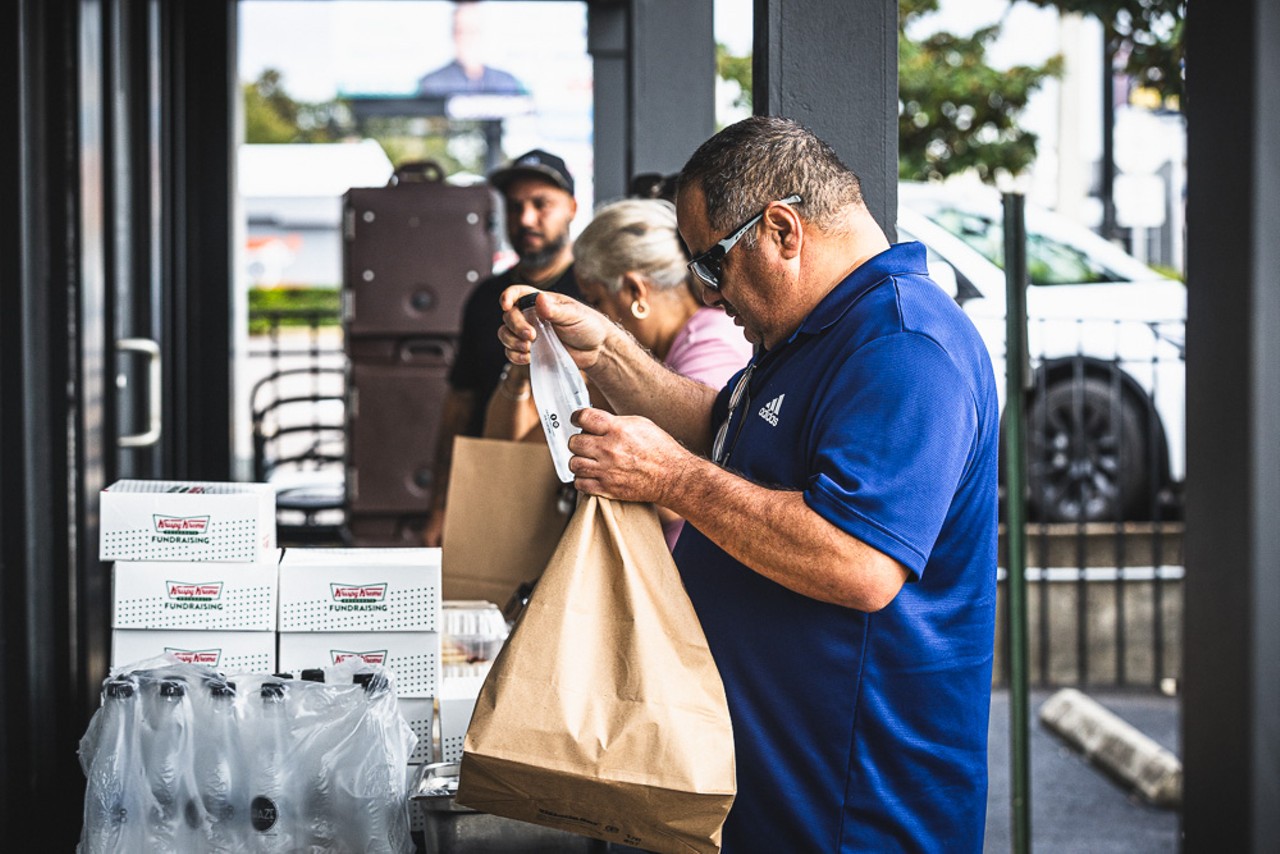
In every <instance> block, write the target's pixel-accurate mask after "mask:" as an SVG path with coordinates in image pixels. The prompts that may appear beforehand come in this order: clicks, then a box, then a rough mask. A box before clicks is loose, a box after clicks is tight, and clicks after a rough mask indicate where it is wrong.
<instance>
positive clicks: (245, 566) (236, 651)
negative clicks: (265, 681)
mask: <svg viewBox="0 0 1280 854" xmlns="http://www.w3.org/2000/svg"><path fill="white" fill-rule="evenodd" d="M279 559H280V550H279V549H276V550H274V551H270V552H263V553H261V554H260V555H259V556H258V560H257V562H255V563H214V562H209V561H116V562H115V564H114V565H113V566H112V567H111V580H112V585H111V586H112V604H111V629H112V632H111V666H112V667H113V668H116V667H122V666H124V665H126V664H129V663H131V662H134V661H139V660H141V659H144V658H152V657H154V656H158V655H163V654H165V653H169V654H171V655H174V656H176V657H177V658H179V659H181V660H182V661H186V662H189V663H192V664H204V665H207V666H209V667H213V668H215V669H218V670H242V671H248V672H253V673H271V672H273V671H274V670H275V665H276V635H275V627H276V602H277V572H278V569H277V564H278V563H279Z"/></svg>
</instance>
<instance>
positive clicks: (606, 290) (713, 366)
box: [485, 199, 751, 548]
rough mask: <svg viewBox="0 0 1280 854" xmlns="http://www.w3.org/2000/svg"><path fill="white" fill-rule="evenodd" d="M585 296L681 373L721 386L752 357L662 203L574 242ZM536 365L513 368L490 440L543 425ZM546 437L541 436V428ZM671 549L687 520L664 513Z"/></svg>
mask: <svg viewBox="0 0 1280 854" xmlns="http://www.w3.org/2000/svg"><path fill="white" fill-rule="evenodd" d="M573 258H574V273H575V275H576V277H577V279H578V288H579V290H581V291H582V299H583V301H584V302H586V303H587V304H588V305H590V306H592V307H593V308H595V309H596V310H597V311H599V312H601V313H602V314H604V315H605V316H607V317H609V318H610V319H611V320H613V321H614V322H616V323H617V324H619V325H620V326H621V327H622V328H623V329H626V330H627V331H628V332H630V333H631V334H632V335H633V336H635V339H636V340H637V341H638V342H640V344H641V345H643V346H644V347H645V348H646V349H648V350H649V351H650V352H651V353H653V355H654V357H655V358H657V359H658V360H659V361H661V362H662V363H663V364H665V365H666V366H667V367H669V368H670V369H671V370H673V371H675V372H676V373H679V374H682V375H684V376H686V377H689V378H691V379H695V380H698V381H699V382H701V383H703V384H705V385H709V386H711V387H712V388H716V389H719V388H721V387H722V386H724V384H725V383H726V382H728V380H729V377H731V376H733V374H734V373H735V372H736V371H737V370H738V369H740V368H741V367H742V366H743V365H745V364H746V363H747V362H748V360H750V358H751V344H750V343H749V342H748V341H747V339H746V338H744V337H743V335H742V330H740V329H739V328H738V327H737V326H735V325H734V323H733V321H732V320H730V319H729V317H728V315H726V314H725V313H724V311H722V310H721V309H719V308H712V307H709V306H706V305H703V304H702V303H701V301H700V300H699V299H698V298H697V296H695V290H694V288H695V285H694V284H693V283H692V281H691V280H690V276H689V271H688V268H687V267H686V266H685V265H686V264H687V263H688V259H687V258H686V257H685V254H684V248H683V246H682V244H681V242H680V236H679V234H678V233H677V232H676V210H675V207H674V206H672V205H671V203H670V202H667V201H662V200H659V199H624V200H622V201H618V202H613V203H611V204H608V205H605V206H604V207H602V208H600V209H599V210H598V211H597V212H596V215H595V217H594V218H593V219H592V220H591V223H590V224H589V225H588V226H587V227H586V228H585V229H584V230H583V232H582V233H581V234H580V235H578V238H577V240H575V241H574V244H573ZM528 376H529V374H528V368H527V367H524V366H515V365H508V366H507V370H506V371H505V372H504V374H503V381H502V382H501V383H499V384H498V389H497V391H496V392H495V393H494V395H493V398H492V399H491V401H490V407H489V419H488V421H487V422H486V428H485V435H486V436H490V437H498V438H517V437H523V436H525V435H526V433H527V432H528V431H529V430H530V429H531V428H533V427H536V426H537V413H536V412H534V411H533V409H532V406H526V405H525V404H524V403H520V404H519V405H516V406H513V404H516V403H517V402H519V401H524V402H526V403H527V402H529V401H528V389H529V385H528ZM539 432H540V431H539ZM659 515H660V516H661V517H662V529H663V533H664V534H665V535H666V538H667V545H668V546H670V547H672V548H674V547H675V543H676V538H677V537H678V536H679V535H680V529H681V528H682V527H683V526H684V520H683V519H681V518H680V517H679V516H676V515H675V514H674V513H671V512H670V511H667V510H665V509H662V508H659Z"/></svg>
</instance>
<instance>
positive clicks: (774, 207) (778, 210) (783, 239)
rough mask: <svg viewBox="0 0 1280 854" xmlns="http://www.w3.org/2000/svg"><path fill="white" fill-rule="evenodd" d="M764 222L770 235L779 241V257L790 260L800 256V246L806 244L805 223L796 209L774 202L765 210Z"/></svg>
mask: <svg viewBox="0 0 1280 854" xmlns="http://www.w3.org/2000/svg"><path fill="white" fill-rule="evenodd" d="M764 221H765V225H766V226H767V227H768V229H769V233H770V234H772V235H773V236H774V238H775V239H776V240H777V241H778V254H779V255H781V256H782V257H783V258H784V259H788V260H789V259H791V258H794V257H796V256H797V255H799V254H800V246H801V244H803V243H804V223H802V222H801V220H800V215H799V214H798V213H796V210H795V208H793V207H791V206H790V205H784V204H782V203H781V202H773V203H772V204H770V205H769V207H768V208H767V209H766V210H765V214H764Z"/></svg>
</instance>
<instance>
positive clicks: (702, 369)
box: [666, 306, 751, 390]
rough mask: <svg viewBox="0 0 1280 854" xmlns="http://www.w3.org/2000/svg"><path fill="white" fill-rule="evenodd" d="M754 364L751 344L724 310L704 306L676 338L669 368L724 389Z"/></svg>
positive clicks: (672, 347)
mask: <svg viewBox="0 0 1280 854" xmlns="http://www.w3.org/2000/svg"><path fill="white" fill-rule="evenodd" d="M750 360H751V342H749V341H747V339H746V338H744V337H743V335H742V330H741V329H739V328H738V327H737V326H735V325H734V323H733V321H732V320H731V319H730V318H729V315H727V314H725V313H724V311H723V310H722V309H719V308H712V307H710V306H703V307H702V308H699V309H698V310H697V311H696V312H694V314H693V317H691V318H689V322H688V323H686V324H685V325H684V328H683V329H681V330H680V332H679V334H677V335H676V340H675V341H673V342H672V344H671V350H670V352H668V353H667V358H666V366H667V367H668V368H670V369H671V370H673V371H675V372H676V373H678V374H681V375H683V376H686V377H689V378H690V379H694V380H697V381H698V382H700V383H704V384H705V385H709V386H711V387H712V388H714V389H717V390H718V389H720V388H723V387H724V385H725V383H727V382H728V381H729V378H730V377H731V376H733V375H734V374H735V373H737V372H738V371H739V370H741V369H742V368H743V367H745V366H746V364H747V362H749V361H750Z"/></svg>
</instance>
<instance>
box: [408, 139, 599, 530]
mask: <svg viewBox="0 0 1280 854" xmlns="http://www.w3.org/2000/svg"><path fill="white" fill-rule="evenodd" d="M489 183H490V184H491V185H492V186H493V187H494V189H496V190H497V191H498V192H499V193H501V194H502V198H503V201H504V202H505V209H506V224H507V239H508V240H509V241H510V242H511V246H512V248H513V249H515V251H516V254H517V255H518V256H519V259H520V260H519V261H517V262H516V264H515V266H513V267H511V268H510V269H508V270H506V271H504V272H502V273H500V274H498V275H496V276H492V277H490V278H488V279H485V280H484V281H483V282H481V283H480V284H479V285H477V286H476V289H475V290H474V291H473V292H472V293H471V295H470V296H469V297H467V302H466V305H465V306H464V307H463V310H462V332H461V336H460V338H459V341H458V354H457V357H456V358H455V359H454V362H453V367H452V369H451V370H450V371H449V393H448V395H446V397H445V401H444V407H443V409H442V412H441V416H440V429H439V430H438V431H437V437H436V460H435V476H434V481H435V492H434V494H433V497H432V501H431V513H430V515H429V516H428V518H427V527H426V531H425V532H424V535H423V540H424V543H425V544H426V545H428V546H438V545H440V541H441V537H442V534H443V531H444V509H445V507H444V504H445V493H446V491H447V489H448V485H449V469H450V465H451V463H452V458H453V440H454V437H456V436H459V435H463V436H479V435H481V431H482V429H483V427H484V414H485V407H486V404H487V403H488V402H489V397H490V396H491V395H492V394H494V392H495V390H496V391H497V392H498V393H500V394H505V395H509V396H510V397H511V398H512V399H519V398H523V397H527V396H528V395H529V393H530V392H529V371H528V367H527V366H521V367H520V369H519V370H517V369H516V368H511V369H507V368H506V366H507V364H508V363H507V359H506V356H505V355H504V353H503V350H502V345H501V343H499V341H498V338H497V336H496V335H494V332H493V329H494V318H496V317H498V314H499V309H498V297H499V295H501V293H502V292H503V291H504V290H505V289H506V288H508V287H509V286H511V285H513V284H528V285H533V286H534V287H537V288H540V289H543V290H552V291H556V292H557V293H562V294H568V295H569V296H572V297H574V298H575V299H579V298H581V296H580V294H579V292H578V286H577V283H576V282H575V281H574V277H573V249H572V244H571V242H570V239H569V224H570V223H571V222H572V221H573V217H574V215H575V214H576V213H577V212H578V203H577V201H576V200H575V199H574V197H573V176H572V175H571V174H569V169H568V168H567V167H566V166H565V163H564V160H562V159H561V158H559V157H557V156H556V155H554V154H550V153H548V152H546V151H543V150H541V149H536V148H535V149H534V150H533V151H530V152H527V153H525V154H522V155H520V156H519V157H517V158H516V159H515V160H513V161H511V163H510V164H508V165H507V166H504V167H503V168H501V169H497V170H495V171H494V172H493V173H491V174H490V175H489Z"/></svg>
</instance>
